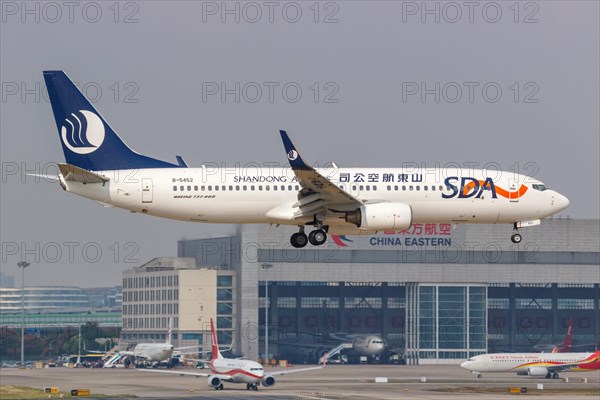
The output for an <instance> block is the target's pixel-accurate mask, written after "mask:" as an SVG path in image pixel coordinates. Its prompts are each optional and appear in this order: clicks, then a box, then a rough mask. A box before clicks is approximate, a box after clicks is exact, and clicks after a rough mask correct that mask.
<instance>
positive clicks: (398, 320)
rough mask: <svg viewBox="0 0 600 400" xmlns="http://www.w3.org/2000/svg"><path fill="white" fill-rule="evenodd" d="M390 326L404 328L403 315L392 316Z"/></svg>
mask: <svg viewBox="0 0 600 400" xmlns="http://www.w3.org/2000/svg"><path fill="white" fill-rule="evenodd" d="M392 327H393V328H399V329H404V317H392Z"/></svg>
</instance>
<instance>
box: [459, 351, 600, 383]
mask: <svg viewBox="0 0 600 400" xmlns="http://www.w3.org/2000/svg"><path fill="white" fill-rule="evenodd" d="M460 366H461V367H463V368H464V369H467V370H469V371H471V372H473V373H474V374H477V377H478V378H481V373H482V372H516V373H517V375H530V376H544V377H546V378H558V377H559V376H558V373H559V372H562V371H592V370H598V369H600V351H597V352H595V353H496V354H481V355H478V356H475V357H471V358H469V359H468V360H467V361H465V362H463V363H462V364H460Z"/></svg>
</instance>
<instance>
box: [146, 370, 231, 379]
mask: <svg viewBox="0 0 600 400" xmlns="http://www.w3.org/2000/svg"><path fill="white" fill-rule="evenodd" d="M138 371H141V372H154V373H157V374H172V375H181V376H194V377H196V378H208V377H209V376H212V377H218V378H219V379H221V380H222V381H224V382H230V381H231V375H227V374H209V373H206V372H188V371H164V370H160V369H145V368H143V369H139V370H138Z"/></svg>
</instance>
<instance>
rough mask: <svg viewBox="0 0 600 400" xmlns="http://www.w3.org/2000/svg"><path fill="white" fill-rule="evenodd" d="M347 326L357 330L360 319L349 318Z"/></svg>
mask: <svg viewBox="0 0 600 400" xmlns="http://www.w3.org/2000/svg"><path fill="white" fill-rule="evenodd" d="M348 325H349V326H350V327H351V328H359V327H360V317H349V318H348Z"/></svg>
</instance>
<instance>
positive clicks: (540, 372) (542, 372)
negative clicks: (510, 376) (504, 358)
mask: <svg viewBox="0 0 600 400" xmlns="http://www.w3.org/2000/svg"><path fill="white" fill-rule="evenodd" d="M517 375H529V376H546V375H548V368H546V367H531V368H527V369H526V370H523V371H519V372H517Z"/></svg>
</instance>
